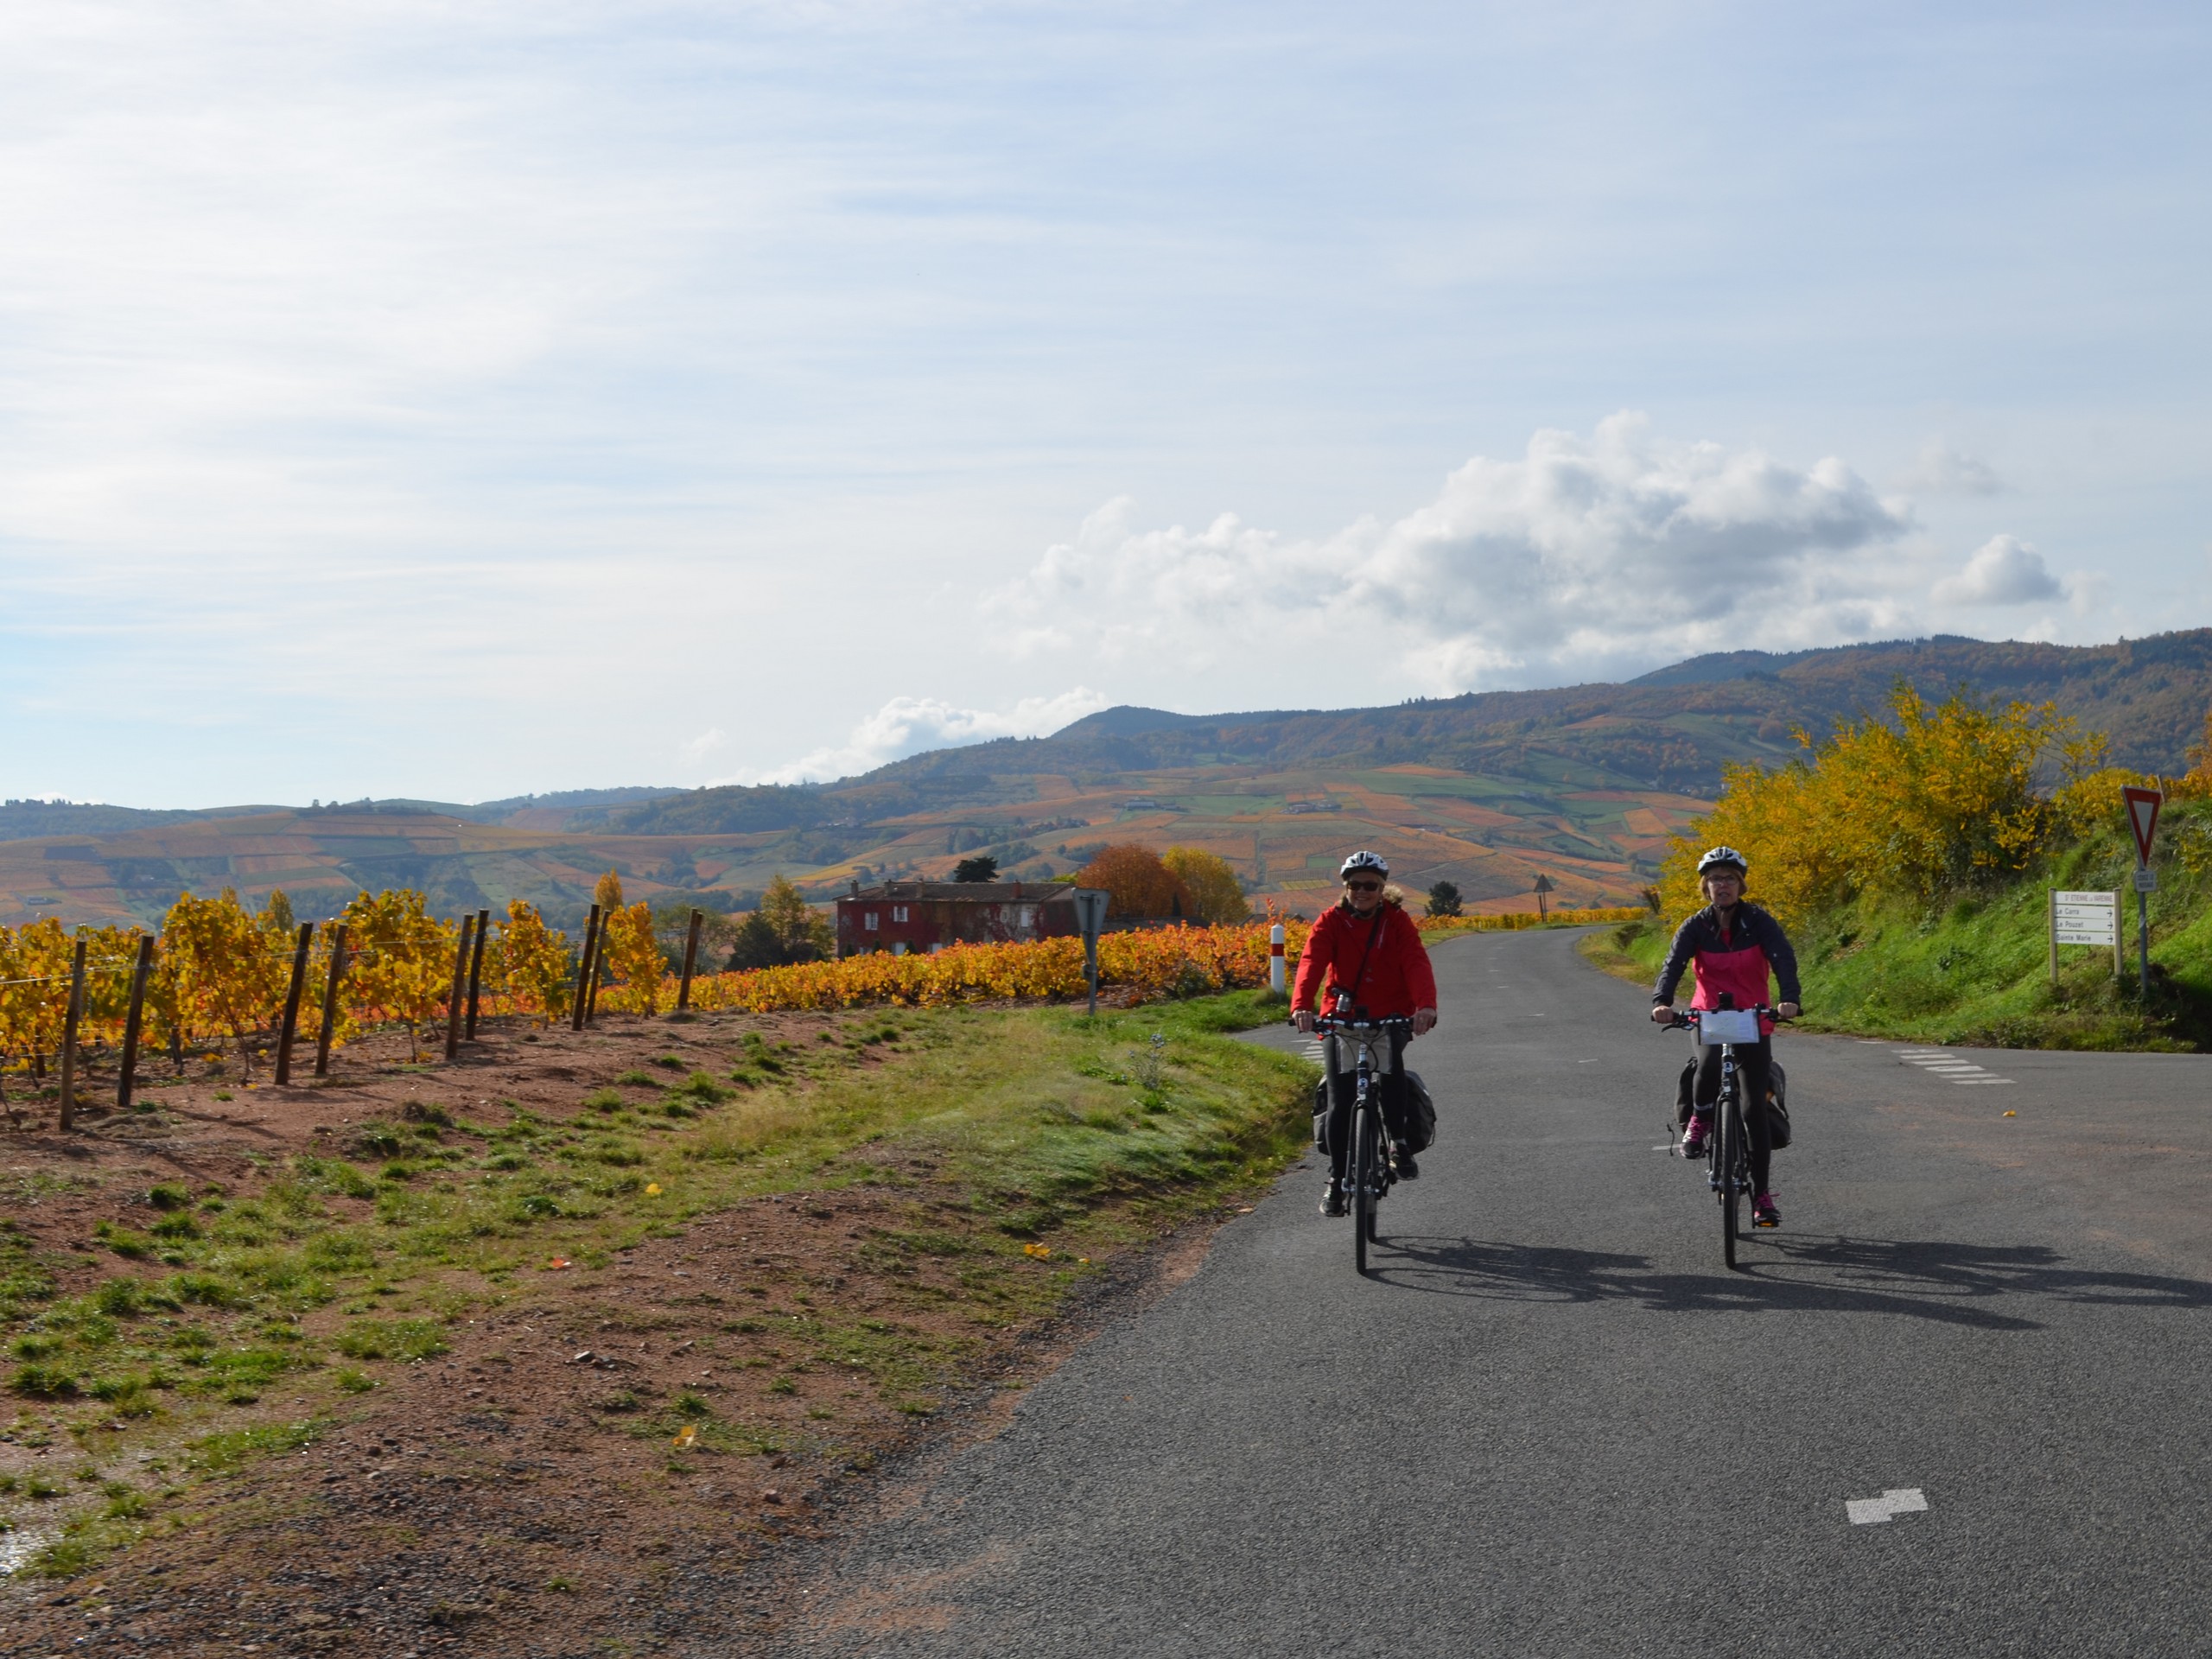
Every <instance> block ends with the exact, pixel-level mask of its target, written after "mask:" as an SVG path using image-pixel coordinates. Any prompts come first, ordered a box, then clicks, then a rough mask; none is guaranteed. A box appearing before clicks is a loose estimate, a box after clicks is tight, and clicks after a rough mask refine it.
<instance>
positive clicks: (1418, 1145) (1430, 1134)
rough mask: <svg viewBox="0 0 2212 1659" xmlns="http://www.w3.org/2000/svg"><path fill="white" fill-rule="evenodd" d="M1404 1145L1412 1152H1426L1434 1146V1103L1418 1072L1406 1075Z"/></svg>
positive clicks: (1409, 1072) (1410, 1072)
mask: <svg viewBox="0 0 2212 1659" xmlns="http://www.w3.org/2000/svg"><path fill="white" fill-rule="evenodd" d="M1406 1120H1407V1122H1406V1144H1407V1145H1408V1147H1411V1148H1412V1149H1413V1150H1414V1151H1415V1152H1427V1150H1428V1149H1429V1148H1430V1147H1433V1146H1434V1145H1435V1144H1436V1102H1435V1101H1434V1100H1433V1099H1432V1098H1431V1097H1430V1096H1429V1092H1428V1085H1427V1084H1425V1083H1423V1082H1422V1081H1421V1073H1420V1072H1418V1071H1408V1072H1407V1073H1406Z"/></svg>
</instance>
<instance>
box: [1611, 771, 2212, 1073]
mask: <svg viewBox="0 0 2212 1659" xmlns="http://www.w3.org/2000/svg"><path fill="white" fill-rule="evenodd" d="M2134 868H2135V854H2134V848H2133V842H2131V841H2130V840H2129V839H2128V837H2127V836H2126V834H2125V833H2124V832H2114V833H2112V834H2108V835H2100V836H2094V837H2092V838H2090V839H2088V840H2087V841H2085V842H2080V843H2077V844H2075V845H2073V846H2070V847H2068V848H2066V849H2063V850H2061V851H2059V852H2056V853H2055V854H2054V855H2051V856H2050V857H2049V858H2047V859H2044V860H2042V861H2038V863H2037V866H2036V867H2035V868H2031V869H2030V870H2028V871H2027V872H2025V873H2024V874H2023V875H2022V876H2021V878H2020V879H2019V880H2017V881H2013V882H2010V883H2006V884H2004V885H2002V886H1996V887H1990V888H1987V889H1986V890H1982V891H1978V892H1968V893H1954V894H1949V895H1947V896H1944V897H1942V898H1940V899H1937V900H1936V901H1934V902H1931V903H1929V904H1925V905H1923V904H1918V903H1908V902H1903V901H1899V900H1895V899H1884V898H1881V897H1879V896H1868V897H1864V898H1862V899H1859V900H1858V901H1857V902H1855V903H1853V904H1851V905H1848V906H1842V907H1840V908H1838V909H1835V910H1834V911H1831V912H1826V913H1823V914H1821V915H1818V916H1815V917H1814V918H1811V919H1810V920H1809V921H1807V922H1801V923H1799V924H1798V925H1796V927H1795V928H1793V929H1792V938H1793V941H1794V943H1795V944H1796V947H1797V957H1798V965H1799V969H1800V970H1801V972H1802V976H1803V979H1804V990H1805V1008H1806V1014H1805V1020H1804V1025H1805V1027H1806V1028H1807V1029H1808V1030H1813V1031H1835V1032H1849V1033H1859V1034H1861V1035H1866V1036H1872V1037H1894V1038H1899V1039H1907V1040H1910V1041H1916V1042H1927V1043H1942V1044H1952V1043H1963V1044H1977V1045H1981V1046H1992V1047H2001V1048H2079V1049H2171V1050H2212V813H2209V812H2208V811H2207V810H2206V807H2205V805H2204V804H2202V803H2196V802H2183V803H2177V804H2173V805H2171V806H2170V807H2169V808H2168V809H2167V811H2166V816H2165V819H2164V822H2163V823H2161V825H2160V827H2159V831H2158V856H2157V859H2156V860H2155V862H2154V866H2153V868H2155V869H2156V870H2157V872H2158V892H2156V893H2152V895H2151V901H2150V906H2151V962H2152V982H2151V995H2150V996H2149V998H2148V999H2147V1001H2146V1000H2145V999H2144V998H2143V997H2141V996H2140V995H2139V994H2138V992H2137V988H2136V983H2137V981H2136V926H2135V913H2136V912H2135V895H2134V893H2133V891H2132V890H2131V881H2132V879H2133V870H2134ZM1752 886H1753V892H1752V897H1753V898H1756V897H1757V896H1758V893H1757V882H1756V881H1754V882H1753V884H1752ZM2052 887H2060V888H2069V889H2074V888H2080V889H2104V890H2109V889H2113V888H2119V889H2120V892H2121V897H2120V904H2121V918H2122V926H2121V936H2122V938H2123V940H2124V942H2125V944H2126V950H2125V957H2126V972H2125V974H2124V976H2122V977H2120V979H2117V980H2115V979H2114V977H2113V971H2112V954H2111V952H2110V951H2109V950H2093V949H2090V948H2088V947H2087V946H2081V945H2067V946H2062V947H2060V950H2059V976H2058V982H2057V983H2056V985H2054V984H2053V983H2052V982H2051V980H2050V947H2049V944H2048V943H2047V940H2048V938H2049V934H2048V931H2047V927H2048V919H2049V913H2050V912H2049V900H2048V897H2047V895H2048V893H2049V890H2050V888H2052ZM1679 919H1680V918H1665V919H1662V918H1651V919H1650V920H1648V921H1637V922H1630V923H1626V924H1624V925H1621V926H1619V927H1618V928H1611V929H1607V930H1605V931H1603V932H1599V933H1595V934H1592V936H1591V937H1590V938H1588V939H1586V941H1585V942H1584V945H1583V950H1584V954H1585V955H1586V956H1588V957H1590V958H1591V960H1592V961H1593V962H1595V963H1597V964H1598V965H1599V966H1600V967H1603V968H1605V969H1607V970H1608V971H1611V972H1613V973H1617V974H1618V975H1619V976H1621V977H1623V978H1625V979H1635V980H1639V981H1641V982H1644V983H1646V984H1649V982H1651V981H1652V980H1653V979H1655V978H1656V976H1657V975H1658V971H1659V968H1660V964H1661V963H1663V962H1664V961H1665V960H1666V955H1667V946H1668V944H1669V941H1670V940H1671V939H1672V938H1673V936H1674V929H1675V923H1676V922H1677V921H1679ZM1683 1000H1684V1001H1687V1000H1688V997H1687V988H1686V989H1685V995H1684V998H1683Z"/></svg>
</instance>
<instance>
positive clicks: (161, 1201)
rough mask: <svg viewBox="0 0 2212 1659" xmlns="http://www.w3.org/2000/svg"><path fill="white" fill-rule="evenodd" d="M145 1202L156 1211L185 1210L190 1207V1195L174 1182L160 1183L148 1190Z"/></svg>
mask: <svg viewBox="0 0 2212 1659" xmlns="http://www.w3.org/2000/svg"><path fill="white" fill-rule="evenodd" d="M146 1202H147V1203H149V1204H150V1205H153V1206H154V1208H155V1209H156V1210H187V1209H189V1208H191V1206H192V1194H191V1192H188V1190H187V1189H186V1188H185V1187H184V1186H183V1185H181V1184H180V1183H178V1182H175V1181H162V1182H161V1183H159V1184H158V1185H155V1186H153V1187H150V1188H149V1189H148V1191H147V1193H146Z"/></svg>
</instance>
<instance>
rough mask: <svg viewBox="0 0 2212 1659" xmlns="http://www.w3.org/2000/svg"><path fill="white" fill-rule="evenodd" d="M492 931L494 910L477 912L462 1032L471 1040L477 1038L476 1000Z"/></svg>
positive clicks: (469, 960) (480, 987)
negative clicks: (465, 1024)
mask: <svg viewBox="0 0 2212 1659" xmlns="http://www.w3.org/2000/svg"><path fill="white" fill-rule="evenodd" d="M491 931H492V912H490V911H488V910H480V911H478V912H476V949H475V950H474V951H472V952H470V954H469V957H468V1029H467V1031H466V1032H465V1033H462V1034H463V1035H464V1036H466V1037H467V1039H468V1040H469V1041H470V1042H472V1043H473V1042H474V1041H475V1040H476V1001H477V996H478V994H479V993H480V991H481V990H482V988H483V985H484V941H485V939H486V938H487V937H488V936H489V935H490V933H491Z"/></svg>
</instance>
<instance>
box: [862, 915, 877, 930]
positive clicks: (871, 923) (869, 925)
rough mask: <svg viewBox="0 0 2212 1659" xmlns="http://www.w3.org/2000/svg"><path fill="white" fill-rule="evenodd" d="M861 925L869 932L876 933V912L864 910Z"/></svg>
mask: <svg viewBox="0 0 2212 1659" xmlns="http://www.w3.org/2000/svg"><path fill="white" fill-rule="evenodd" d="M861 926H862V927H864V928H866V929H867V930H868V931H869V932H871V933H873V932H874V931H875V912H874V911H872V910H864V911H862V912H861Z"/></svg>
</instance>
